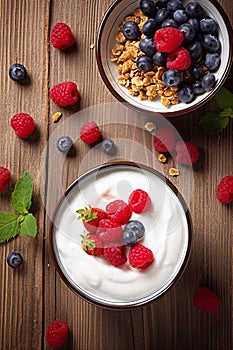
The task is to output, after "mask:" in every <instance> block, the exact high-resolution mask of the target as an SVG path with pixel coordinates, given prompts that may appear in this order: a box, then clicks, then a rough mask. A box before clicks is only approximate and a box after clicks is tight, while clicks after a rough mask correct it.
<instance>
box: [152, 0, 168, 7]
mask: <svg viewBox="0 0 233 350" xmlns="http://www.w3.org/2000/svg"><path fill="white" fill-rule="evenodd" d="M168 1H169V0H156V1H155V6H156V7H157V8H159V9H162V8H166V7H167V3H168Z"/></svg>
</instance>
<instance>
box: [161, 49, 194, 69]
mask: <svg viewBox="0 0 233 350" xmlns="http://www.w3.org/2000/svg"><path fill="white" fill-rule="evenodd" d="M190 65H191V57H190V54H189V52H188V50H187V49H186V48H185V47H182V46H181V47H178V48H177V49H175V50H174V51H172V52H169V54H168V56H167V68H170V69H178V70H185V69H188V68H189V67H190Z"/></svg>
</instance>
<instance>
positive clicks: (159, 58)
mask: <svg viewBox="0 0 233 350" xmlns="http://www.w3.org/2000/svg"><path fill="white" fill-rule="evenodd" d="M152 61H153V63H154V64H156V65H157V66H162V67H166V61H167V53H166V52H160V51H156V53H155V54H154V55H153V57H152Z"/></svg>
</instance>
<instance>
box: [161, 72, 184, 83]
mask: <svg viewBox="0 0 233 350" xmlns="http://www.w3.org/2000/svg"><path fill="white" fill-rule="evenodd" d="M180 80H181V74H180V72H179V71H178V70H177V69H168V70H167V71H165V72H164V73H163V75H162V81H163V83H164V84H165V85H166V86H168V87H173V86H177V85H179V83H180Z"/></svg>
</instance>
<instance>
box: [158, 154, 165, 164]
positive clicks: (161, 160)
mask: <svg viewBox="0 0 233 350" xmlns="http://www.w3.org/2000/svg"><path fill="white" fill-rule="evenodd" d="M158 161H159V162H160V163H166V161H167V157H166V156H165V154H163V153H160V154H159V155H158Z"/></svg>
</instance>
